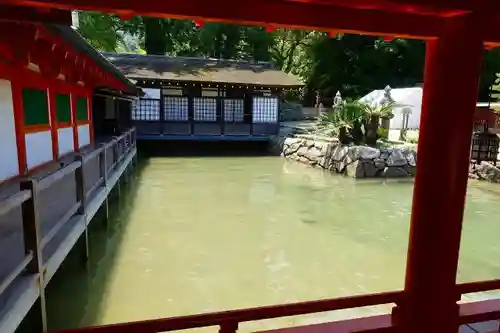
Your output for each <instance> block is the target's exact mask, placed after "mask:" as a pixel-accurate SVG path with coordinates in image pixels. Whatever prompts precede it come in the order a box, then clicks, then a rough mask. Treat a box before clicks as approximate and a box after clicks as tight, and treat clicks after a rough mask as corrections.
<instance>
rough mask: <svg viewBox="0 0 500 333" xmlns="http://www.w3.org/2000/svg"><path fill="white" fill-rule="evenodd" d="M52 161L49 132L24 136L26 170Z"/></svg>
mask: <svg viewBox="0 0 500 333" xmlns="http://www.w3.org/2000/svg"><path fill="white" fill-rule="evenodd" d="M51 160H52V137H51V135H50V131H44V132H38V133H28V134H26V164H27V165H28V169H31V168H33V167H36V166H37V165H40V164H43V163H45V162H48V161H51Z"/></svg>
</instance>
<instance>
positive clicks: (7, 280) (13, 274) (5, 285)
mask: <svg viewBox="0 0 500 333" xmlns="http://www.w3.org/2000/svg"><path fill="white" fill-rule="evenodd" d="M32 260H33V252H30V253H28V254H27V255H26V257H24V259H23V261H21V263H20V264H19V265H17V266H16V268H14V270H13V271H12V272H11V273H10V274H9V275H7V277H6V278H5V279H3V281H2V283H1V284H0V295H1V294H2V293H3V292H4V291H5V290H6V289H7V288H9V286H10V285H11V283H12V281H14V280H15V279H16V278H17V277H18V276H19V275H21V273H22V272H23V271H24V270H25V269H26V266H28V264H29V263H30V262H31V261H32Z"/></svg>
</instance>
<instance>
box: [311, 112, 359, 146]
mask: <svg viewBox="0 0 500 333" xmlns="http://www.w3.org/2000/svg"><path fill="white" fill-rule="evenodd" d="M363 115H364V111H363V104H362V103H360V102H345V103H342V104H341V105H336V106H334V107H333V108H332V109H330V110H327V111H325V112H322V113H321V115H320V117H319V118H318V123H317V125H316V129H315V131H316V132H317V133H320V134H322V135H326V136H338V137H339V139H340V141H341V142H344V141H346V139H347V138H346V137H347V134H348V133H349V132H350V131H351V130H353V129H354V128H355V127H356V126H357V125H358V124H359V122H360V120H361V119H362V118H363Z"/></svg>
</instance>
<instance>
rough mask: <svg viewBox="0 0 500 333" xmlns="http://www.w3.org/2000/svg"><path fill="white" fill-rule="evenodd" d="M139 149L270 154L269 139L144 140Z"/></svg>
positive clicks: (152, 153) (167, 152) (157, 152)
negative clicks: (212, 140) (218, 140)
mask: <svg viewBox="0 0 500 333" xmlns="http://www.w3.org/2000/svg"><path fill="white" fill-rule="evenodd" d="M138 147H139V151H140V152H141V154H142V155H146V156H183V157H190V156H191V157H195V156H198V157H199V156H207V157H209V156H217V157H225V156H227V157H234V156H239V157H244V156H263V155H269V152H268V150H269V149H268V148H269V142H267V141H222V142H211V141H204V142H200V141H143V142H140V141H139V142H138Z"/></svg>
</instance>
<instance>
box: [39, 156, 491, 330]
mask: <svg viewBox="0 0 500 333" xmlns="http://www.w3.org/2000/svg"><path fill="white" fill-rule="evenodd" d="M412 187H413V183H412V182H411V181H408V180H405V181H385V182H384V181H378V180H376V181H355V180H353V179H349V178H344V177H340V176H334V175H331V174H328V173H325V172H322V171H320V170H317V169H312V168H308V167H305V166H302V165H299V164H295V163H293V162H286V161H284V160H283V159H281V158H278V157H255V156H254V157H207V156H204V157H153V158H149V159H147V160H145V161H143V165H142V167H141V170H140V171H139V172H138V174H137V177H136V180H135V182H133V183H132V184H131V185H129V186H128V188H127V189H126V190H125V191H123V192H124V195H123V196H122V198H121V200H120V201H119V202H118V203H117V204H116V206H115V207H114V210H115V213H114V214H113V218H112V220H111V221H110V223H109V226H108V228H107V229H106V228H104V227H103V224H102V223H101V222H100V221H98V220H96V221H95V222H94V225H92V229H91V243H90V245H91V258H90V261H89V262H88V263H87V265H86V266H85V265H82V264H81V262H80V261H79V260H74V259H75V258H73V259H72V258H71V256H72V257H77V255H78V253H76V252H78V251H74V252H75V253H72V255H71V256H70V259H69V260H67V261H66V263H65V264H64V266H63V267H62V268H61V270H60V271H59V272H58V274H57V275H56V276H55V278H54V279H53V280H52V281H51V283H50V285H49V289H48V296H47V298H48V311H49V324H50V326H51V328H52V329H56V328H68V327H78V326H85V325H99V324H108V323H115V322H123V321H132V320H143V319H151V318H159V317H169V316H178V315H185V314H194V313H200V312H209V311H218V310H225V309H233V308H244V307H253V306H261V305H272V304H280V303H287V302H296V301H306V300H315V299H321V298H330V297H337V296H345V295H352V294H360V293H368V292H379V291H387V290H396V289H401V288H402V286H403V279H404V270H405V259H406V258H405V257H406V250H407V243H408V230H409V217H410V215H409V214H410V210H411V197H412ZM499 203H500V186H495V185H491V184H486V183H478V182H474V183H471V184H470V185H469V191H468V196H467V208H466V212H465V222H464V231H463V241H462V250H461V256H460V268H459V276H458V280H459V281H461V282H462V281H472V280H480V279H490V278H496V277H500V261H498V260H497V258H499V257H500V243H499V241H498V235H499V234H500V219H499V216H500V205H499ZM487 296H488V295H484V294H481V295H474V296H471V298H480V297H487ZM389 309H390V305H387V306H379V307H374V308H370V309H356V310H349V311H340V312H327V313H321V314H315V315H310V316H301V317H290V318H283V319H279V320H268V321H263V322H255V323H248V324H244V325H242V326H241V328H240V330H241V331H244V332H250V331H255V330H259V329H267V328H273V327H280V326H289V325H297V324H308V323H313V322H322V321H327V320H332V319H338V318H345V317H350V316H355V315H359V314H367V313H374V312H384V311H388V310H389ZM211 331H214V328H212V329H211Z"/></svg>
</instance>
